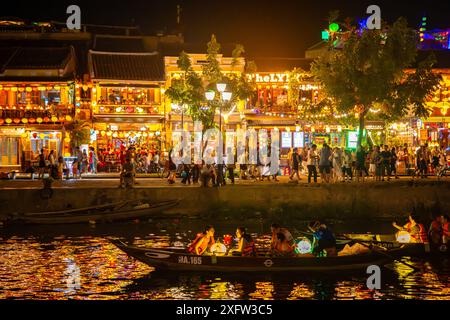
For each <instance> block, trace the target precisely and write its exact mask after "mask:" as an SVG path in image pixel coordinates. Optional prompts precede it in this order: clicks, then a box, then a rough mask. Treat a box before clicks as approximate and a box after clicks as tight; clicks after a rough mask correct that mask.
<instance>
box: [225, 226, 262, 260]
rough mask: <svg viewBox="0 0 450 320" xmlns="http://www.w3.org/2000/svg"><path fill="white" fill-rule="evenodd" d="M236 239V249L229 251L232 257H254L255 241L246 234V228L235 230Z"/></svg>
mask: <svg viewBox="0 0 450 320" xmlns="http://www.w3.org/2000/svg"><path fill="white" fill-rule="evenodd" d="M236 237H237V238H238V246H237V249H232V250H230V253H231V254H232V255H239V256H243V257H249V256H255V255H256V248H255V241H253V238H252V236H251V235H249V234H248V233H247V230H246V228H244V227H239V228H237V230H236Z"/></svg>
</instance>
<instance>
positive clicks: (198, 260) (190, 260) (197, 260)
mask: <svg viewBox="0 0 450 320" xmlns="http://www.w3.org/2000/svg"><path fill="white" fill-rule="evenodd" d="M178 263H184V264H202V257H189V256H179V257H178Z"/></svg>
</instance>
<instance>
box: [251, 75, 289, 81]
mask: <svg viewBox="0 0 450 320" xmlns="http://www.w3.org/2000/svg"><path fill="white" fill-rule="evenodd" d="M248 77H249V80H250V81H255V82H256V83H286V82H288V79H289V76H288V74H287V73H254V74H250V75H248Z"/></svg>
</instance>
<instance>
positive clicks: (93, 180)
mask: <svg viewBox="0 0 450 320" xmlns="http://www.w3.org/2000/svg"><path fill="white" fill-rule="evenodd" d="M278 180H279V181H278V182H277V181H273V180H271V181H267V180H264V181H255V180H239V179H236V181H235V185H242V186H255V185H261V186H262V185H266V186H269V185H278V184H288V185H295V184H297V181H290V180H289V177H288V176H279V177H278ZM294 180H295V179H294ZM411 180H412V179H411V177H400V179H391V181H389V182H387V181H385V182H375V181H373V179H372V178H368V179H367V178H366V179H365V182H364V183H365V184H368V183H369V184H375V183H379V184H387V183H389V184H395V183H399V184H404V183H405V182H408V181H411ZM136 181H137V185H136V188H152V187H167V188H174V187H182V188H189V187H191V188H192V187H196V188H197V187H199V185H198V184H191V185H183V184H182V183H181V179H180V178H178V179H177V181H176V183H175V184H173V185H169V184H168V183H167V180H166V179H162V178H155V177H150V176H149V175H138V177H137V179H136ZM318 181H319V183H318V184H311V186H317V185H321V183H320V182H321V179H320V178H319V179H318ZM416 181H430V182H431V181H437V178H436V177H433V176H430V177H428V178H427V179H416ZM441 181H447V182H450V179H449V178H448V177H445V178H441ZM307 182H308V180H307V177H305V176H301V180H300V181H299V182H298V183H299V184H300V185H304V186H307V185H308V183H307ZM227 183H228V184H227V186H229V185H230V184H229V181H228V180H227ZM118 184H119V175H118V174H117V173H107V174H98V175H90V174H86V175H83V177H82V179H69V180H56V181H55V182H54V183H53V187H54V188H117V187H118ZM342 184H344V183H343V182H337V183H335V185H342ZM345 184H357V183H356V181H353V182H345ZM359 184H362V183H361V182H360V183H359ZM22 188H23V189H29V188H32V189H40V188H42V182H41V180H38V179H36V178H35V179H34V180H31V179H30V178H24V177H20V176H19V177H17V179H15V180H0V189H22Z"/></svg>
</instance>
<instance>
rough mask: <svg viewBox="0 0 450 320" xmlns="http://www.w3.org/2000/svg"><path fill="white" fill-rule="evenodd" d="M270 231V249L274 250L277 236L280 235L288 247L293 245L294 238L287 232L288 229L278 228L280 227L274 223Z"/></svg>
mask: <svg viewBox="0 0 450 320" xmlns="http://www.w3.org/2000/svg"><path fill="white" fill-rule="evenodd" d="M270 230H271V231H272V241H271V245H270V248H271V249H274V248H275V246H276V244H277V243H278V239H277V234H278V233H282V234H283V235H284V238H285V239H286V241H287V242H288V244H289V245H291V246H292V245H294V238H293V237H292V234H291V233H290V232H289V230H288V229H286V228H282V227H280V225H278V224H276V223H274V224H272V226H271V227H270Z"/></svg>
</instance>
